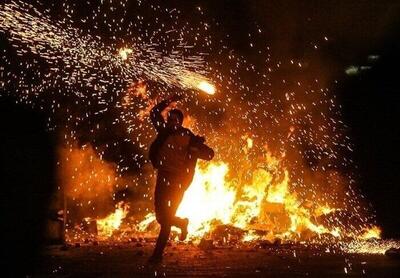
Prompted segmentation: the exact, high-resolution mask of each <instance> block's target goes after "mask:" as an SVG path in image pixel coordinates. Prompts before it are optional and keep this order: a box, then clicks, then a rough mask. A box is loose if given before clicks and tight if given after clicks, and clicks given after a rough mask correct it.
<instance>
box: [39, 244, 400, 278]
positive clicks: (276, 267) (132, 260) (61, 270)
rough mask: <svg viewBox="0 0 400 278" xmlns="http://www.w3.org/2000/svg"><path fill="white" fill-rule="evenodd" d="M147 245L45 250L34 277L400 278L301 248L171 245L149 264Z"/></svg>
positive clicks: (386, 269) (377, 266)
mask: <svg viewBox="0 0 400 278" xmlns="http://www.w3.org/2000/svg"><path fill="white" fill-rule="evenodd" d="M153 246H154V243H152V242H129V243H128V242H127V243H114V244H110V243H109V244H97V243H87V244H79V245H69V246H67V247H66V246H49V247H47V248H46V250H45V252H44V253H43V255H42V256H41V257H40V260H39V262H38V269H37V271H36V274H35V275H34V276H33V277H297V276H309V277H334V276H336V277H337V276H352V277H358V276H366V277H400V259H393V258H389V257H387V256H385V255H360V254H339V253H336V254H334V253H333V252H332V251H331V250H330V251H329V252H327V250H326V249H325V250H322V249H324V248H321V247H320V248H313V247H304V246H285V245H279V246H274V245H271V246H257V247H256V246H238V247H211V248H199V247H198V246H195V245H193V244H182V243H180V244H179V243H172V244H171V245H169V246H168V247H167V250H166V254H165V258H164V260H163V262H162V263H161V264H160V265H148V264H146V261H147V259H148V257H149V256H150V254H151V251H152V249H153Z"/></svg>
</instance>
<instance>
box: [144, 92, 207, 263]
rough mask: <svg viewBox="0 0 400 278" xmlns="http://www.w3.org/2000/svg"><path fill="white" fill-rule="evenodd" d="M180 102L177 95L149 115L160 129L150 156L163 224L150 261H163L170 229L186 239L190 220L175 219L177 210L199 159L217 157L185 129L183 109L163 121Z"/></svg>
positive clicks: (160, 221)
mask: <svg viewBox="0 0 400 278" xmlns="http://www.w3.org/2000/svg"><path fill="white" fill-rule="evenodd" d="M179 99H180V97H179V96H177V95H175V96H173V97H171V98H169V99H166V100H164V101H162V102H160V103H159V104H157V105H156V106H154V107H153V109H152V110H151V113H150V117H151V121H152V123H153V125H154V127H155V128H156V130H157V137H156V139H155V140H154V142H153V143H152V144H151V146H150V153H149V157H150V160H151V162H152V164H153V166H154V167H155V168H156V169H157V170H158V173H157V182H156V189H155V194H154V199H155V212H156V218H157V221H158V223H160V225H161V230H160V234H159V236H158V239H157V243H156V247H155V249H154V252H153V255H152V256H151V258H150V262H160V261H161V259H162V254H163V251H164V248H165V246H166V244H167V241H168V238H169V234H170V232H171V226H176V227H178V228H180V229H181V235H180V240H185V238H186V236H187V227H188V219H187V218H185V219H182V218H179V217H176V216H175V213H176V210H177V209H178V206H179V204H180V203H181V201H182V198H183V194H184V193H185V191H186V189H187V188H188V187H189V185H190V183H191V182H192V180H193V176H194V172H195V167H196V162H197V159H199V158H200V159H204V160H211V159H212V158H213V157H214V151H213V150H212V149H211V148H210V147H208V146H207V145H205V144H204V142H205V139H204V137H200V136H196V135H194V134H193V133H192V132H191V131H190V130H189V129H187V128H184V127H182V122H183V113H182V112H181V111H180V110H177V109H172V110H171V111H169V113H168V118H167V122H165V121H164V118H163V117H162V115H161V112H162V111H163V110H164V109H165V108H167V107H168V106H169V105H170V104H171V103H172V102H174V101H178V100H179Z"/></svg>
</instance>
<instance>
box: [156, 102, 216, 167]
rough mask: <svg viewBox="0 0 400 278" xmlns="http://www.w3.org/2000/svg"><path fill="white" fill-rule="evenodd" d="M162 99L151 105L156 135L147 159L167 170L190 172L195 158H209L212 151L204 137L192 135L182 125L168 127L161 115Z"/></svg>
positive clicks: (165, 103) (163, 104) (162, 108)
mask: <svg viewBox="0 0 400 278" xmlns="http://www.w3.org/2000/svg"><path fill="white" fill-rule="evenodd" d="M168 104H169V103H168V101H166V100H164V101H162V102H160V103H159V104H157V105H156V106H154V107H153V109H152V110H151V112H150V119H151V122H152V123H153V125H154V127H155V129H156V130H157V137H156V139H155V140H154V141H153V143H152V144H151V146H150V150H149V159H150V161H151V162H152V164H153V166H154V167H155V168H157V169H161V170H164V171H168V172H177V173H178V172H182V171H183V170H186V171H187V172H192V171H193V170H194V167H195V165H196V161H197V159H199V158H200V159H204V160H211V159H212V158H213V157H214V151H213V150H212V149H211V148H210V147H208V146H207V145H205V144H204V141H205V140H204V138H203V137H200V136H196V135H194V134H193V133H192V132H191V131H190V130H189V129H187V128H184V127H177V128H169V127H168V126H167V124H166V122H165V121H164V118H163V117H162V115H161V112H162V111H163V110H164V109H165V108H167V106H168Z"/></svg>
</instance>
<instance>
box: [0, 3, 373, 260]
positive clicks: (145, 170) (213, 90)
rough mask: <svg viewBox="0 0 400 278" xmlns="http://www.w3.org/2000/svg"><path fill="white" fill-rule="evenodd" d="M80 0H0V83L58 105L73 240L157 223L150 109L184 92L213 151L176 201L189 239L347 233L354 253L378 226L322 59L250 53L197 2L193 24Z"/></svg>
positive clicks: (123, 235) (141, 7)
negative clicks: (356, 174) (52, 0)
mask: <svg viewBox="0 0 400 278" xmlns="http://www.w3.org/2000/svg"><path fill="white" fill-rule="evenodd" d="M155 2H157V1H155ZM79 5H83V6H85V5H89V7H86V6H85V7H82V6H79ZM79 5H78V6H77V5H76V3H75V4H74V3H73V2H72V3H71V1H64V3H62V4H61V3H58V4H54V5H51V6H46V5H45V4H43V3H40V2H39V1H38V2H37V5H32V4H24V3H23V2H20V1H10V2H9V3H7V4H5V5H3V6H2V7H1V8H0V16H1V17H0V23H1V24H0V25H1V27H0V33H1V34H2V37H1V39H2V40H4V41H5V42H6V43H7V45H8V46H7V47H6V48H5V50H4V51H3V53H2V56H3V59H2V65H1V68H2V69H4V73H3V72H2V75H1V78H2V79H1V89H2V91H3V92H4V93H14V94H15V95H16V96H18V99H19V101H21V102H26V103H31V104H32V106H34V107H39V108H40V109H43V110H46V111H49V113H50V114H51V117H50V119H49V127H50V129H52V130H55V131H56V132H57V133H58V134H60V135H61V136H60V138H61V139H60V153H59V173H60V192H61V193H62V194H64V196H65V202H66V208H67V210H66V215H65V218H66V234H67V240H68V241H70V242H76V241H78V242H81V241H96V242H97V241H101V240H105V241H108V240H123V241H124V240H129V239H132V238H139V237H141V238H143V237H154V236H155V235H156V233H157V229H158V225H157V224H156V221H155V217H154V214H153V213H152V210H153V209H152V203H153V200H152V194H153V188H154V183H155V182H154V172H153V170H152V169H151V167H150V165H149V163H148V161H147V159H146V153H147V148H148V146H149V144H150V142H151V140H152V139H153V138H154V131H153V130H152V127H151V124H150V122H149V119H148V115H149V111H150V109H151V107H152V106H153V105H154V104H155V103H157V102H158V101H159V100H160V99H162V98H165V97H166V96H168V95H170V94H171V92H175V91H178V93H179V94H180V95H182V96H183V97H184V100H183V103H182V107H180V108H182V110H183V111H185V114H186V118H185V121H184V124H185V125H186V126H189V127H190V128H191V129H192V130H194V131H195V132H196V133H199V134H201V135H205V137H206V138H207V144H209V145H210V146H212V147H213V148H214V149H215V150H216V158H215V159H214V161H212V162H210V163H201V164H199V165H198V167H197V170H196V174H195V177H194V180H193V182H192V184H191V186H190V188H189V189H188V190H187V192H186V194H185V196H184V199H183V202H182V203H181V205H180V207H179V209H178V212H177V215H178V216H181V217H187V218H189V221H190V222H189V223H190V224H189V236H188V240H189V241H193V242H203V245H207V242H210V241H211V242H214V243H218V244H236V243H242V244H245V243H251V242H255V241H258V242H305V241H306V242H316V243H338V242H339V243H340V242H342V243H343V242H352V244H353V245H346V248H347V249H346V248H344V247H343V248H342V249H344V250H347V251H349V252H351V250H361V249H362V248H363V247H360V246H364V247H365V246H366V245H363V243H360V242H366V240H368V239H371V238H379V237H380V230H379V228H378V227H376V226H375V223H374V217H373V215H372V214H371V213H370V211H369V210H368V208H367V207H366V206H365V204H364V200H363V198H362V196H361V195H360V193H359V192H358V191H357V190H356V189H354V184H355V180H354V178H353V174H352V172H353V168H352V161H351V159H350V158H349V157H351V142H350V139H349V137H348V136H347V135H346V126H345V124H344V123H343V122H342V121H341V116H340V110H341V109H340V105H339V104H337V100H336V96H335V95H334V93H332V92H331V91H330V90H329V88H328V85H329V84H330V81H329V80H327V79H328V77H324V76H321V73H320V67H319V65H318V63H314V64H313V63H310V62H309V61H301V60H296V59H290V60H289V61H282V60H281V59H280V58H279V57H271V55H270V47H269V46H267V47H265V44H263V45H262V46H257V45H253V44H252V43H251V47H252V48H257V47H258V52H257V51H256V52H255V53H264V54H263V55H261V54H260V56H259V58H257V60H258V61H257V62H258V64H257V65H254V64H252V63H251V62H249V61H247V60H246V59H245V58H244V57H243V56H242V55H240V54H237V53H236V52H235V51H234V50H233V49H232V48H231V47H229V46H227V45H225V44H224V39H225V37H226V34H223V35H222V37H221V35H220V31H219V29H218V28H217V27H216V26H218V24H210V23H209V21H211V20H208V18H207V16H206V14H205V13H204V12H203V11H202V9H201V8H196V13H197V15H198V17H199V18H198V20H196V21H195V20H193V22H191V23H190V24H189V23H188V22H187V21H185V20H183V19H182V18H181V12H180V11H179V10H177V9H176V8H175V7H174V8H168V7H164V6H162V5H161V4H154V5H153V4H150V3H149V4H147V5H145V4H142V3H141V1H139V2H137V3H136V2H135V3H128V2H127V1H120V2H117V1H101V3H98V6H97V7H96V9H93V7H91V6H90V5H93V4H90V3H81V4H79ZM58 10H62V11H63V14H65V18H62V20H59V16H57V15H58V13H57V11H58ZM85 11H95V12H93V14H91V13H89V14H87V13H86V12H85ZM110 11H118V12H116V13H110ZM128 11H129V13H134V14H136V15H137V16H136V17H132V16H129V17H128V16H127V13H128ZM106 13H107V16H104V15H106ZM77 23H79V24H77ZM77 25H79V28H78V27H77ZM82 26H84V27H82ZM89 26H91V27H89ZM211 33H212V34H213V36H215V38H214V37H213V36H211V35H210V34H211ZM261 35H262V29H261V28H258V29H257V36H261ZM254 36H255V35H254ZM321 41H322V42H323V43H328V38H327V37H326V36H323V39H322V40H321ZM322 42H321V43H322ZM315 51H317V50H315ZM9 57H13V58H15V59H10V58H9ZM327 84H328V85H327ZM369 242H370V241H369ZM357 244H358V245H357ZM357 246H358V247H357ZM370 249H371V248H370Z"/></svg>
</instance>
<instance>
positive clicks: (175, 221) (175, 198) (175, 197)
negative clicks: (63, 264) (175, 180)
mask: <svg viewBox="0 0 400 278" xmlns="http://www.w3.org/2000/svg"><path fill="white" fill-rule="evenodd" d="M184 193H185V191H184V190H183V189H181V187H177V188H176V190H174V192H173V194H172V196H171V201H170V209H171V210H170V219H171V225H172V226H175V227H178V228H179V229H180V230H181V235H180V237H179V239H180V240H182V241H183V240H185V239H186V236H187V233H188V230H187V228H188V224H189V219H187V218H180V217H177V216H176V211H177V210H178V207H179V205H180V204H181V202H182V199H183V195H184Z"/></svg>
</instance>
